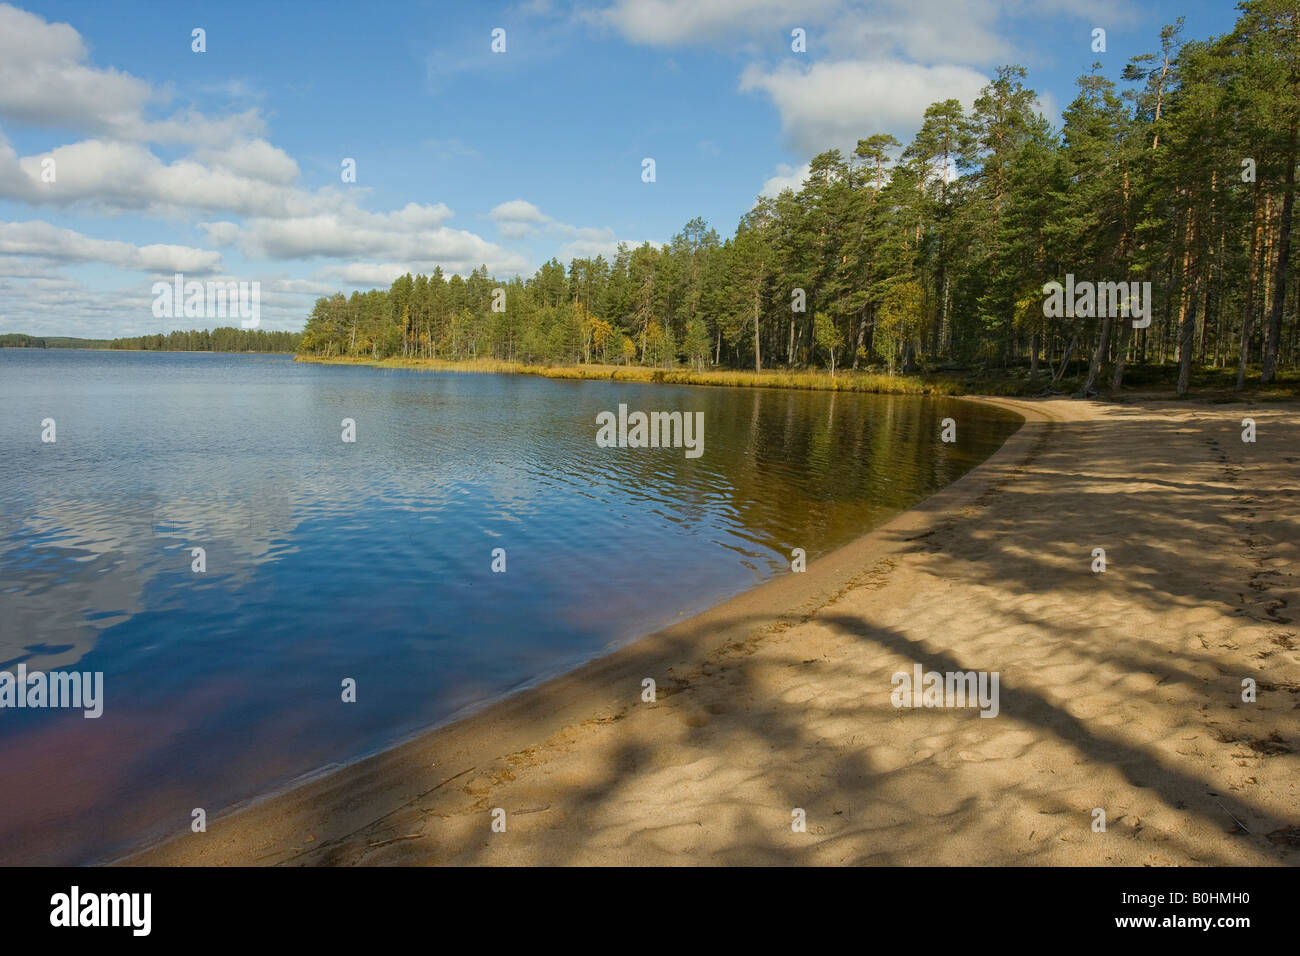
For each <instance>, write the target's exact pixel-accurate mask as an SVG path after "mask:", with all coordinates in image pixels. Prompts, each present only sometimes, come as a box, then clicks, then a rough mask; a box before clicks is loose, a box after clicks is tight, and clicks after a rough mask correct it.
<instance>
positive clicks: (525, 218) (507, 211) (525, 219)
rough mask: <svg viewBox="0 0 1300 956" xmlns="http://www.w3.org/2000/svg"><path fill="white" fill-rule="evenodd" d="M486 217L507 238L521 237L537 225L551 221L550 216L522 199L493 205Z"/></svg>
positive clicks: (531, 232) (532, 230) (535, 228)
mask: <svg viewBox="0 0 1300 956" xmlns="http://www.w3.org/2000/svg"><path fill="white" fill-rule="evenodd" d="M488 218H490V219H492V220H493V221H494V222H496V224H497V230H498V231H499V232H500V233H501V235H502V236H504V237H505V238H507V239H522V238H523V237H525V236H530V235H532V234H533V233H534V232H536V231H537V227H538V226H540V225H541V224H543V223H547V222H550V221H551V217H550V216H544V215H542V211H541V210H540V209H538V208H537V207H536V206H534V205H533V204H532V203H530V202H528V201H527V200H524V199H511V200H510V201H509V202H503V203H501V204H500V205H497V206H494V207H493V208H492V211H491V212H489V213H488Z"/></svg>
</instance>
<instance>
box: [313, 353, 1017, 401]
mask: <svg viewBox="0 0 1300 956" xmlns="http://www.w3.org/2000/svg"><path fill="white" fill-rule="evenodd" d="M294 361H297V362H312V363H315V364H319V365H367V366H371V367H373V368H396V369H415V370H420V371H430V372H466V373H485V372H486V373H496V374H504V375H537V376H541V377H543V378H558V379H577V380H596V381H606V382H611V381H612V382H653V383H663V384H669V385H712V386H719V387H728V386H731V387H734V386H742V387H748V388H792V389H801V390H808V391H839V392H874V393H877V394H897V395H954V396H956V395H969V394H974V393H975V392H976V391H978V392H979V393H980V394H985V395H1015V394H1023V390H1020V389H1018V388H1017V389H1016V390H1012V389H1013V388H1016V387H1017V386H1019V385H1020V383H1017V382H1015V381H1014V380H1011V379H1007V380H1006V381H1004V382H1003V383H1002V384H1003V386H1005V388H1003V389H999V388H997V384H998V383H997V381H996V380H989V382H988V383H987V386H986V387H980V388H972V385H973V384H974V381H973V380H972V379H970V378H968V377H964V376H962V375H960V374H955V373H928V374H917V375H878V374H874V373H870V372H854V371H837V372H836V373H835V376H834V377H832V376H831V375H830V373H829V372H817V371H799V372H786V371H770V372H749V371H741V370H738V369H727V370H710V371H705V372H697V371H693V370H690V369H661V368H646V367H644V366H640V365H529V364H526V363H523V362H502V361H497V360H495V359H474V360H465V361H456V362H451V361H446V360H443V359H411V358H382V359H373V358H364V357H352V356H339V357H332V358H323V357H321V356H316V355H296V356H294ZM981 385H982V386H983V385H984V383H982V382H981Z"/></svg>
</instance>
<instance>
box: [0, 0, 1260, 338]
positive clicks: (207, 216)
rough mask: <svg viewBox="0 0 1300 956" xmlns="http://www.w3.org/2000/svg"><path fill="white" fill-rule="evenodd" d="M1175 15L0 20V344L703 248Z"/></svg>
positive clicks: (392, 7) (695, 9)
mask: <svg viewBox="0 0 1300 956" xmlns="http://www.w3.org/2000/svg"><path fill="white" fill-rule="evenodd" d="M1180 15H1182V16H1185V17H1186V19H1187V26H1186V30H1185V34H1184V36H1185V37H1188V38H1197V39H1200V38H1204V37H1206V36H1208V35H1211V34H1217V33H1223V32H1226V31H1228V30H1230V29H1231V26H1232V23H1233V21H1234V19H1235V11H1234V4H1233V3H1231V2H1228V0H1217V2H1203V0H1186V2H1165V0H1161V2H1154V3H1141V4H1138V3H1133V2H1129V0H875V2H871V3H853V2H844V0H802V2H798V3H782V2H775V0H713V2H710V0H605V2H590V3H580V4H560V3H557V2H549V3H548V2H545V0H532V2H527V3H513V4H491V3H463V4H447V3H396V2H392V3H389V2H383V0H372V2H370V3H364V4H357V3H331V2H327V0H314V2H301V3H299V2H268V0H261V2H258V3H246V2H238V0H227V2H222V3H183V2H168V3H162V2H117V3H103V2H67V0H64V2H59V3H37V2H28V3H23V4H19V5H18V6H8V5H5V4H3V3H0V331H21V332H29V333H34V334H44V335H58V334H66V335H87V336H114V335H136V334H141V333H145V332H155V331H166V330H168V329H170V328H174V327H178V326H180V327H188V326H212V325H219V324H234V323H229V322H215V321H203V320H197V321H195V320H191V321H186V320H183V319H182V320H171V319H165V318H164V319H158V318H155V317H154V316H153V314H152V312H151V310H150V305H151V303H152V298H153V297H152V294H151V287H152V284H153V283H154V282H155V281H158V280H159V279H169V278H170V276H171V275H172V274H173V273H174V272H177V271H179V272H183V273H185V275H186V277H187V278H195V279H200V280H203V279H207V278H222V279H239V280H257V281H259V282H261V284H262V316H263V318H262V326H263V327H264V328H272V329H297V328H300V327H301V325H302V323H303V321H304V319H305V316H306V313H307V312H308V311H309V309H310V307H311V303H312V301H313V300H314V299H315V297H316V296H318V295H322V294H328V293H330V292H332V291H335V290H343V291H351V290H352V289H356V288H361V289H365V288H371V287H374V286H386V285H388V283H389V282H390V281H391V280H392V279H393V278H394V277H395V276H396V275H399V274H401V273H402V272H404V271H407V270H408V269H409V270H412V271H425V272H428V271H430V270H431V269H432V268H433V267H434V265H441V266H442V268H443V270H444V271H448V272H461V273H464V272H467V271H468V270H469V269H470V268H473V267H474V266H475V265H479V264H486V265H487V266H488V267H489V269H490V270H491V271H492V272H493V274H495V275H498V276H502V277H504V276H509V275H513V274H516V273H523V274H530V273H531V272H532V271H533V270H534V269H535V268H536V267H537V266H538V265H540V264H541V263H542V262H544V261H545V260H547V259H549V258H550V257H551V256H558V257H559V258H560V259H561V261H563V262H565V263H566V264H567V262H568V259H569V258H571V257H572V256H575V255H594V254H596V253H597V252H600V253H604V254H605V255H607V256H608V255H610V254H611V253H612V251H613V249H614V248H615V246H616V245H617V243H618V242H620V241H625V242H628V243H630V244H634V245H635V244H639V243H640V242H641V241H642V240H650V241H652V242H664V241H667V240H668V239H670V238H671V236H672V235H673V234H674V233H675V232H677V231H678V230H679V229H680V228H681V227H682V225H683V224H684V223H685V222H686V221H687V220H688V219H690V218H692V217H693V216H697V215H698V216H703V217H705V218H706V219H707V220H708V221H709V222H710V224H711V225H713V226H714V227H715V228H716V229H717V230H718V232H719V233H720V234H722V235H723V236H726V235H728V234H730V233H731V232H732V231H733V230H734V228H735V225H736V221H737V220H738V218H739V217H740V216H741V215H742V214H743V213H744V212H745V211H746V210H747V209H749V208H750V206H751V205H752V204H753V201H754V199H755V197H756V196H757V195H758V194H759V193H760V192H764V191H767V192H772V191H774V190H776V189H778V188H780V186H781V185H783V184H787V183H788V184H790V185H795V186H797V185H798V182H799V181H800V178H801V169H802V167H804V166H805V164H806V163H807V161H808V159H809V158H810V157H811V156H812V155H814V154H815V153H817V152H819V151H820V150H822V149H825V148H828V147H830V146H839V147H840V148H843V149H851V148H852V146H853V144H854V142H856V140H857V139H858V138H859V137H865V136H868V135H871V134H872V133H876V132H891V133H893V134H894V135H895V136H897V137H898V138H899V139H900V140H902V141H903V142H906V141H907V140H908V139H909V138H910V136H911V135H912V134H913V133H914V132H915V130H916V128H917V127H918V125H919V122H920V118H921V114H922V113H923V111H924V109H925V106H926V104H928V103H929V102H931V101H932V100H935V99H940V98H946V97H950V96H951V97H956V98H958V99H960V100H962V101H963V102H964V103H966V104H969V103H970V101H971V100H972V99H973V97H974V95H975V94H976V92H977V91H978V89H979V88H980V86H982V85H983V83H984V82H985V81H986V80H987V78H988V77H989V76H990V75H991V74H992V72H993V69H994V67H996V66H997V65H999V64H1002V63H1019V64H1021V65H1023V66H1025V67H1027V68H1028V70H1029V83H1030V85H1031V86H1032V87H1033V88H1034V89H1036V90H1037V91H1039V93H1040V102H1041V104H1042V107H1043V109H1044V111H1045V112H1047V113H1048V115H1049V117H1051V118H1052V119H1053V120H1054V121H1059V116H1060V110H1061V109H1062V108H1063V107H1064V106H1065V105H1066V104H1068V102H1069V101H1070V99H1071V97H1072V96H1073V93H1074V80H1075V78H1076V77H1077V76H1078V75H1079V74H1080V73H1082V72H1085V71H1086V70H1087V69H1088V68H1089V66H1090V65H1091V63H1092V62H1093V61H1094V60H1100V61H1101V62H1102V63H1103V65H1104V66H1105V67H1106V72H1107V74H1108V75H1110V76H1112V77H1113V78H1116V79H1117V78H1118V75H1119V71H1120V70H1121V69H1122V67H1123V65H1124V63H1125V62H1126V61H1127V60H1128V58H1129V57H1130V56H1132V55H1134V54H1136V53H1141V52H1148V51H1155V50H1156V49H1158V45H1159V29H1160V26H1161V25H1162V24H1164V23H1167V22H1171V21H1172V20H1174V19H1175V18H1176V17H1178V16H1180ZM196 27H201V28H203V29H204V30H205V31H206V46H207V50H206V52H204V53H195V52H193V51H192V49H191V44H192V40H191V31H192V30H193V29H194V28H196ZM498 27H500V28H502V29H504V30H505V31H506V34H505V39H506V51H505V52H504V53H493V52H492V50H491V42H492V36H491V34H492V30H493V29H494V28H498ZM796 27H799V28H802V29H803V30H805V31H806V35H807V52H806V53H795V52H793V51H792V50H791V30H792V29H794V28H796ZM1094 27H1101V28H1103V29H1105V30H1106V52H1105V53H1094V52H1093V50H1092V48H1091V45H1092V36H1091V34H1092V30H1093V28H1094ZM345 157H346V158H352V159H355V161H356V169H357V177H356V178H357V181H356V183H355V184H350V183H343V182H342V181H341V179H340V163H341V161H342V160H343V159H344V158H345ZM645 157H652V158H653V159H654V160H655V165H656V181H655V182H653V183H645V182H642V179H641V170H642V159H643V158H645ZM47 158H53V159H54V160H55V167H54V169H55V181H54V182H52V183H47V182H43V181H42V178H41V173H42V160H43V159H47Z"/></svg>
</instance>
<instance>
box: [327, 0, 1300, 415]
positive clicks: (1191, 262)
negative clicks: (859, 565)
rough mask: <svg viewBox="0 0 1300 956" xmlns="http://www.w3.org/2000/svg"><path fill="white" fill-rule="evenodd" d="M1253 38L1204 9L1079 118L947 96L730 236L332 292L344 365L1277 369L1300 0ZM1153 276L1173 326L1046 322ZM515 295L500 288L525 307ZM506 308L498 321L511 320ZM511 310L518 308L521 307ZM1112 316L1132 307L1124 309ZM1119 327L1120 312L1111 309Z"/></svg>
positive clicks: (1001, 90)
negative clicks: (1213, 27) (1199, 32)
mask: <svg viewBox="0 0 1300 956" xmlns="http://www.w3.org/2000/svg"><path fill="white" fill-rule="evenodd" d="M1238 10H1239V17H1238V20H1237V22H1236V24H1235V27H1234V29H1233V30H1232V32H1231V33H1229V34H1227V35H1224V36H1220V37H1213V38H1210V39H1209V40H1205V41H1185V40H1184V39H1183V38H1182V35H1181V34H1182V26H1183V25H1182V21H1181V19H1180V20H1179V21H1178V22H1177V23H1175V24H1172V25H1169V26H1166V27H1165V28H1164V29H1162V30H1161V32H1160V36H1159V45H1158V48H1157V49H1155V50H1153V51H1152V52H1150V53H1146V54H1143V55H1140V56H1137V57H1134V58H1133V59H1132V60H1130V61H1129V63H1128V64H1127V65H1126V66H1125V67H1124V69H1123V71H1122V73H1121V75H1120V76H1119V77H1118V78H1117V79H1115V80H1112V79H1110V78H1107V77H1106V76H1105V75H1103V73H1102V70H1101V66H1100V64H1096V65H1094V67H1093V69H1092V71H1091V72H1090V73H1088V74H1087V75H1085V76H1083V77H1081V78H1080V79H1079V81H1078V88H1079V91H1078V95H1077V96H1076V97H1075V99H1074V100H1073V101H1072V102H1071V103H1070V105H1069V107H1068V108H1067V109H1066V111H1065V113H1064V115H1063V124H1062V126H1061V128H1060V129H1056V128H1054V127H1053V126H1052V124H1050V123H1049V122H1048V121H1047V120H1046V119H1045V118H1044V117H1043V116H1042V115H1041V114H1039V113H1038V112H1037V110H1036V107H1035V102H1036V96H1035V94H1034V92H1033V91H1032V90H1031V89H1029V88H1028V87H1027V86H1026V85H1025V82H1024V81H1025V79H1026V72H1025V70H1024V69H1023V68H1021V67H1017V66H1005V67H1002V68H1000V69H998V70H997V71H996V75H995V77H994V78H993V80H992V81H991V82H990V83H989V84H988V85H987V86H986V87H985V88H984V89H983V91H982V92H981V93H980V95H979V97H978V98H977V99H976V100H975V101H974V104H973V107H972V108H971V109H970V110H969V111H966V110H965V109H964V108H963V107H962V105H961V104H960V103H959V102H958V101H957V100H955V99H949V100H944V101H942V102H938V103H934V104H932V105H931V106H930V107H929V108H928V109H927V110H926V111H925V117H924V121H923V123H922V126H921V129H920V130H919V132H918V133H917V134H916V136H915V138H914V139H913V140H912V141H911V142H910V143H909V144H907V145H906V146H903V145H902V144H900V143H898V142H897V141H895V140H894V138H893V137H891V136H888V135H875V136H872V137H870V138H868V139H863V140H860V141H859V142H858V144H857V147H856V149H855V150H854V151H853V152H852V154H850V155H848V156H844V155H842V154H841V153H840V152H839V151H838V150H829V151H827V152H824V153H821V154H820V155H818V156H817V157H815V158H814V159H813V160H812V163H811V170H810V173H809V175H808V177H807V179H806V180H805V182H804V183H803V185H802V188H801V189H799V190H798V191H794V190H785V191H784V192H782V193H781V194H780V195H779V196H777V197H775V198H760V199H759V200H758V202H757V203H756V205H755V206H754V208H753V209H752V210H751V211H750V212H749V213H747V214H746V215H745V216H744V217H743V219H742V220H741V222H740V224H739V226H738V228H737V230H736V232H735V234H734V235H733V236H732V237H731V238H728V239H727V240H725V241H720V240H719V237H718V234H717V233H716V232H715V231H714V230H713V229H711V228H709V227H708V226H707V224H706V223H704V222H703V221H702V220H700V219H694V220H692V221H691V222H689V223H687V224H686V226H685V228H684V229H683V230H682V231H681V232H680V233H679V234H678V235H676V236H674V237H673V239H672V241H671V242H670V243H668V244H667V245H664V246H661V247H655V246H652V245H650V244H645V245H642V246H640V247H639V248H635V249H629V248H627V247H626V246H623V247H620V248H619V250H618V252H617V253H616V255H615V256H614V257H613V259H612V261H606V259H605V258H604V257H601V256H596V257H595V258H585V259H574V260H573V261H572V262H571V263H570V264H569V266H568V268H567V270H566V269H565V267H564V266H562V265H561V264H560V263H559V262H557V261H555V260H552V261H551V262H548V263H547V264H545V265H544V266H542V267H541V269H539V270H538V271H537V273H536V274H535V275H534V276H532V277H531V278H528V279H527V280H526V281H524V280H520V279H518V278H516V279H512V280H510V281H508V282H499V281H496V280H494V279H492V278H491V277H489V276H488V274H487V270H486V269H485V268H484V269H479V270H475V271H474V272H473V273H471V274H470V276H469V277H467V278H461V277H460V276H451V277H450V278H447V277H444V276H443V275H442V273H441V272H440V271H439V270H435V271H434V273H433V275H431V276H423V275H417V276H411V275H409V274H408V275H405V276H402V277H401V278H399V279H398V280H397V281H395V282H394V283H393V285H392V286H391V288H389V289H388V290H384V291H371V292H366V293H360V292H358V293H353V294H352V295H351V296H350V297H344V296H343V295H342V294H337V295H334V296H332V297H330V298H322V299H319V300H318V301H317V302H316V305H315V308H314V309H313V310H312V313H311V316H310V318H309V320H308V322H307V326H306V330H305V332H304V334H303V339H302V349H303V350H304V351H307V352H311V353H315V354H321V355H371V356H376V357H379V356H390V355H403V356H424V357H438V358H449V359H461V358H473V357H493V358H497V359H507V360H522V361H528V362H547V363H578V362H604V363H609V362H612V363H640V364H644V365H654V366H669V365H676V364H678V363H686V364H689V365H693V366H696V367H700V368H703V367H704V366H706V365H711V366H732V367H752V368H756V369H760V368H763V367H764V366H769V367H770V366H772V365H782V366H787V367H800V366H808V365H813V364H817V365H826V366H830V367H833V366H834V365H835V364H837V363H843V364H845V365H848V366H851V367H852V368H858V367H860V366H862V365H864V364H866V365H878V366H884V367H887V368H888V369H889V370H891V371H892V370H894V369H902V370H905V371H906V370H910V369H913V368H917V367H918V366H929V367H936V366H944V365H948V364H956V365H963V366H981V367H994V368H997V367H1001V368H1007V367H1009V366H1012V365H1016V366H1019V367H1021V368H1024V367H1026V366H1027V368H1028V374H1029V375H1030V376H1031V377H1034V378H1039V377H1041V378H1042V379H1043V380H1045V381H1049V382H1050V381H1051V380H1053V379H1055V378H1058V377H1059V376H1060V374H1061V371H1063V370H1064V369H1065V368H1066V366H1067V365H1068V364H1069V363H1070V361H1071V359H1076V358H1077V359H1079V360H1082V361H1086V362H1087V374H1086V379H1085V383H1084V387H1083V390H1084V392H1085V393H1086V392H1088V391H1091V390H1093V389H1094V388H1096V387H1099V386H1100V385H1102V384H1104V383H1106V382H1107V381H1109V384H1111V386H1112V387H1118V386H1119V385H1120V383H1121V382H1122V381H1123V376H1124V370H1125V366H1126V363H1144V364H1156V365H1165V364H1168V363H1175V362H1176V363H1177V367H1178V384H1179V391H1180V392H1182V391H1186V389H1187V387H1188V384H1189V381H1190V376H1191V371H1192V369H1193V368H1194V367H1206V366H1216V367H1221V368H1226V369H1235V370H1236V378H1237V384H1238V387H1241V386H1242V385H1244V383H1245V382H1246V380H1247V378H1248V377H1253V375H1254V374H1255V372H1254V369H1256V368H1257V369H1258V375H1259V381H1260V382H1261V383H1262V384H1268V383H1270V382H1272V381H1273V380H1274V378H1275V377H1276V376H1277V374H1278V371H1279V369H1281V368H1284V367H1294V366H1295V365H1296V363H1297V356H1298V354H1300V323H1297V320H1296V309H1295V299H1296V283H1295V282H1294V280H1293V275H1294V268H1293V267H1294V259H1295V250H1294V248H1293V242H1292V220H1293V210H1294V204H1295V186H1296V164H1297V154H1298V152H1300V0H1249V2H1244V3H1241V4H1239V6H1238ZM1067 275H1072V276H1074V277H1075V278H1077V279H1079V280H1083V281H1086V282H1089V283H1098V284H1100V283H1117V282H1139V283H1146V282H1149V283H1150V284H1151V285H1150V288H1151V303H1150V304H1151V316H1150V319H1151V321H1150V324H1149V325H1146V326H1145V327H1135V325H1134V323H1133V322H1132V321H1130V320H1129V318H1128V317H1126V316H1117V315H1114V314H1095V312H1094V313H1093V314H1090V315H1086V316H1085V317H1080V316H1074V315H1059V316H1052V315H1048V314H1045V312H1046V311H1047V310H1045V309H1044V300H1045V293H1044V288H1043V286H1044V284H1045V283H1048V282H1052V281H1056V282H1064V281H1066V277H1067ZM497 290H500V291H499V292H498V291H497ZM494 304H495V305H496V306H497V309H499V311H498V310H494ZM502 307H503V308H502ZM1101 311H1102V312H1106V311H1107V310H1101ZM1111 311H1112V312H1113V310H1111Z"/></svg>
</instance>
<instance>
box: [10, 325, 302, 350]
mask: <svg viewBox="0 0 1300 956" xmlns="http://www.w3.org/2000/svg"><path fill="white" fill-rule="evenodd" d="M301 339H302V333H301V332H268V331H266V330H265V329H235V328H220V329H211V330H208V329H192V330H190V331H189V332H183V331H176V332H168V333H167V334H166V335H164V334H162V333H161V332H159V333H156V334H154V335H136V336H131V337H128V338H120V339H78V338H70V337H68V336H43V337H42V336H35V335H23V334H21V333H18V332H10V333H6V334H3V335H0V348H28V349H136V350H141V349H143V350H145V351H149V352H297V351H298V348H299V343H300V341H301Z"/></svg>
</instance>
